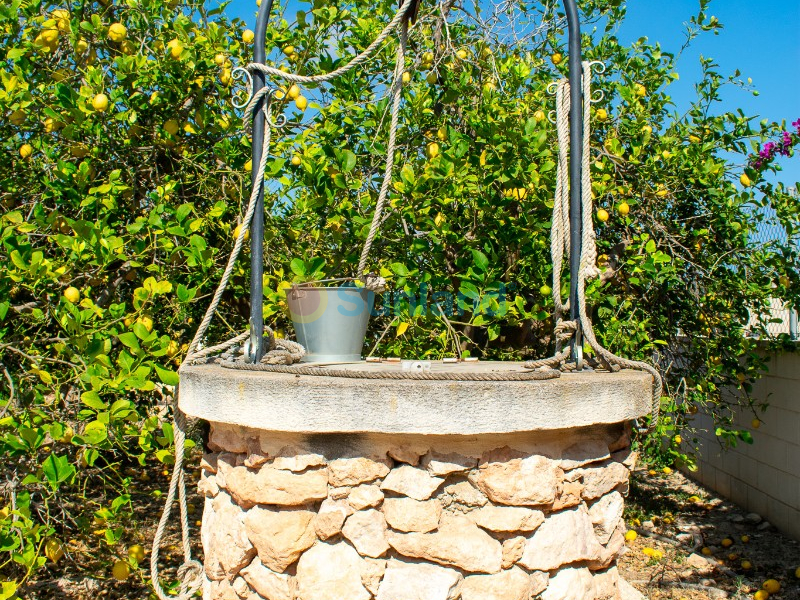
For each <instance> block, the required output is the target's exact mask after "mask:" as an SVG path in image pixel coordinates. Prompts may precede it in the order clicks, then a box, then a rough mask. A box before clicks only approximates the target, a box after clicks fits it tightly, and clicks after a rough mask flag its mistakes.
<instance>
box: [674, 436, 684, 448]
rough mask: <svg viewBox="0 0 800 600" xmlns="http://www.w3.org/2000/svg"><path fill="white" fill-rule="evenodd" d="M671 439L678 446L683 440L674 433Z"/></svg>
mask: <svg viewBox="0 0 800 600" xmlns="http://www.w3.org/2000/svg"><path fill="white" fill-rule="evenodd" d="M672 441H673V442H675V445H676V446H680V444H681V443H682V442H683V438H682V437H681V436H679V435H676V436H675V437H674V438H672Z"/></svg>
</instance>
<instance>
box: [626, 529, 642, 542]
mask: <svg viewBox="0 0 800 600" xmlns="http://www.w3.org/2000/svg"><path fill="white" fill-rule="evenodd" d="M637 537H639V534H638V533H636V532H635V531H634V530H633V529H629V530H628V531H627V532H626V533H625V539H626V540H627V541H629V542H632V541H633V540H635V539H636V538H637Z"/></svg>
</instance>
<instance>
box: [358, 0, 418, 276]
mask: <svg viewBox="0 0 800 600" xmlns="http://www.w3.org/2000/svg"><path fill="white" fill-rule="evenodd" d="M406 4H408V5H409V6H410V5H411V4H412V2H411V1H410V0H409V1H408V2H406ZM407 41H408V25H407V24H406V23H405V22H404V23H403V25H402V26H401V27H400V43H399V44H398V45H397V61H396V62H395V66H394V81H393V82H392V118H391V125H390V126H389V143H388V145H387V149H386V170H385V171H384V173H383V182H382V183H381V190H380V192H379V193H378V201H377V203H376V204H375V214H373V215H372V224H371V225H370V228H369V233H368V234H367V239H366V240H365V241H364V248H363V249H362V250H361V258H360V259H359V261H358V270H357V271H356V273H357V274H358V277H359V278H361V277H363V276H364V271H366V269H367V259H368V258H369V251H370V250H371V249H372V243H373V241H374V240H375V236H376V235H377V234H378V230H379V229H380V226H381V217H382V215H383V207H384V206H385V204H386V198H387V197H388V196H389V186H390V185H391V183H392V169H394V150H395V147H396V145H397V128H398V127H399V124H400V100H401V99H402V96H403V71H405V62H406V43H407Z"/></svg>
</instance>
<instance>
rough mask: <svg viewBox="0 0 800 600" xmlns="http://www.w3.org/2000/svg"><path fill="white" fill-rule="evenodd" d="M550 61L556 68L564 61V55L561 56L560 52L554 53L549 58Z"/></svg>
mask: <svg viewBox="0 0 800 600" xmlns="http://www.w3.org/2000/svg"><path fill="white" fill-rule="evenodd" d="M550 60H552V61H553V64H554V65H556V66H558V65H560V64H561V61H563V60H564V55H563V54H561V52H556V53H554V54H553V55H552V56H551V57H550Z"/></svg>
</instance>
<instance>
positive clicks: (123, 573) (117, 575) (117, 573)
mask: <svg viewBox="0 0 800 600" xmlns="http://www.w3.org/2000/svg"><path fill="white" fill-rule="evenodd" d="M130 574H131V568H130V567H129V566H128V563H126V562H125V561H124V560H118V561H117V562H115V563H114V566H113V567H112V569H111V575H113V577H114V579H116V580H117V581H125V580H126V579H127V578H128V577H129V576H130Z"/></svg>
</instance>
